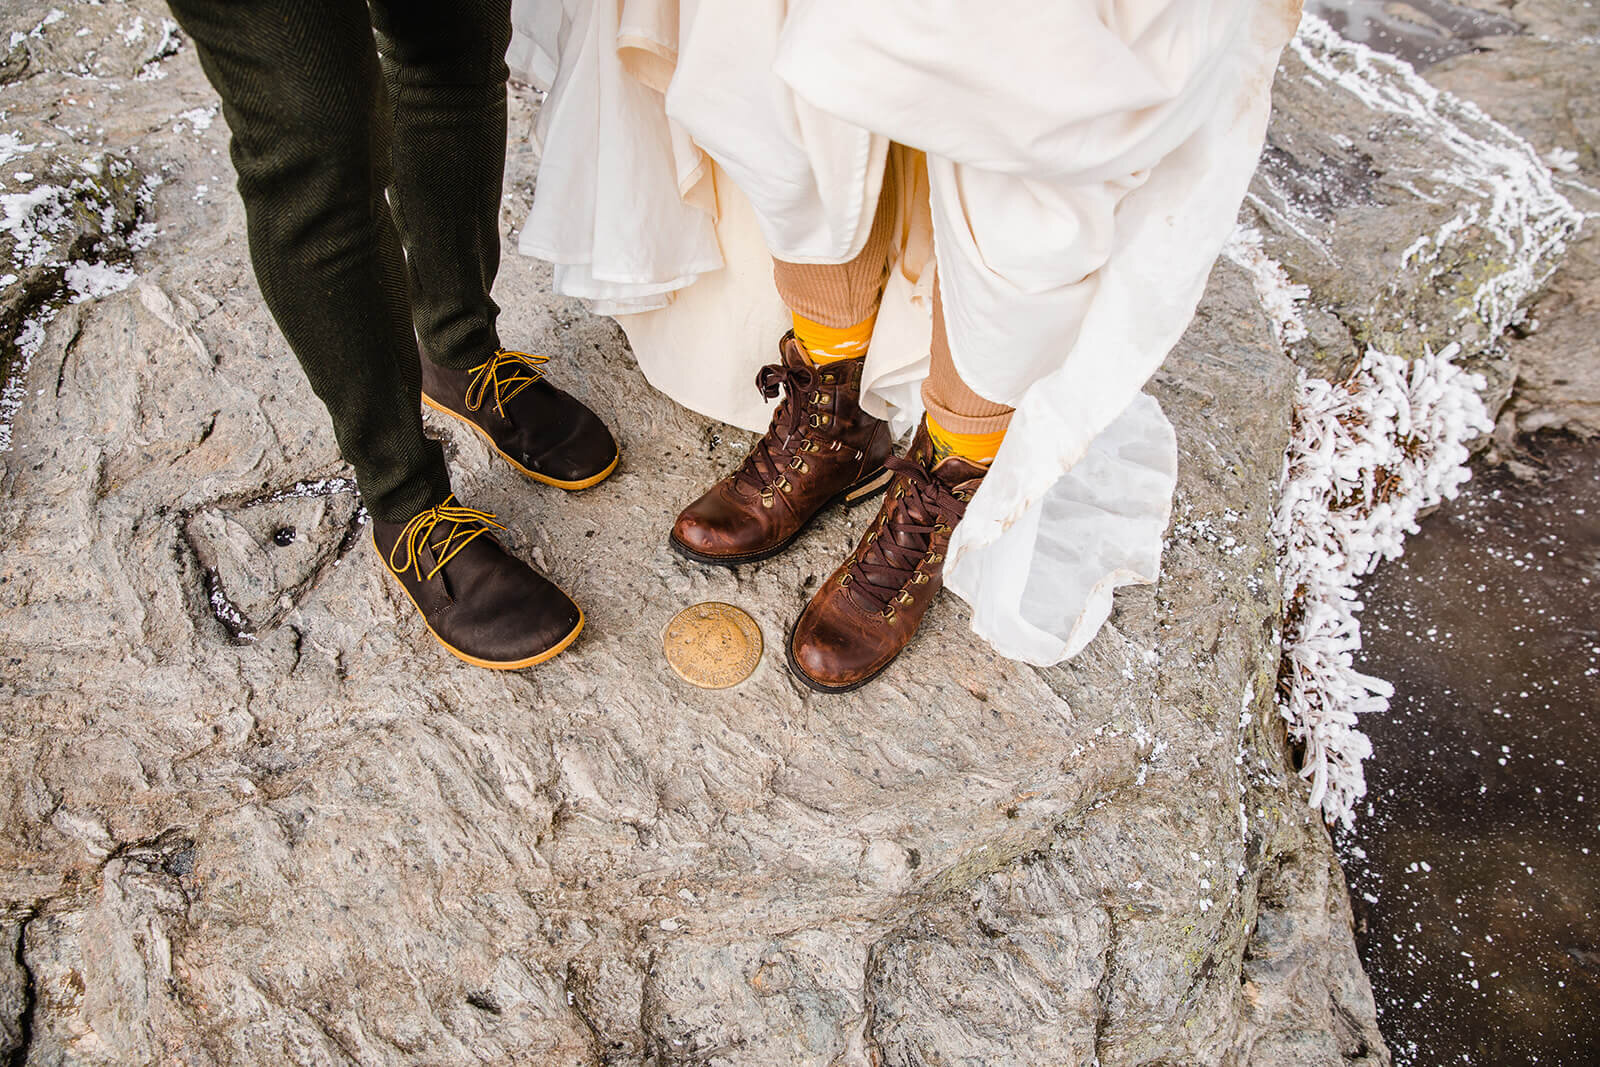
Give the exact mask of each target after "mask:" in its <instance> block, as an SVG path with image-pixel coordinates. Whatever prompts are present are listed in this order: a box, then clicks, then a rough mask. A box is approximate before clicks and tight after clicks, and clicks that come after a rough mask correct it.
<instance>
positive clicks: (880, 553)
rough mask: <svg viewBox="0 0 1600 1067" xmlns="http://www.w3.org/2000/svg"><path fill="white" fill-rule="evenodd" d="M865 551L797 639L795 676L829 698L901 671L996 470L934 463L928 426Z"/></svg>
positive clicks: (806, 617)
mask: <svg viewBox="0 0 1600 1067" xmlns="http://www.w3.org/2000/svg"><path fill="white" fill-rule="evenodd" d="M888 467H889V469H890V470H891V471H894V472H895V480H894V484H893V485H892V486H891V487H890V489H889V495H888V496H886V497H885V498H884V501H883V506H882V507H881V508H880V509H879V510H878V517H877V518H876V519H875V520H873V523H872V525H871V526H869V527H867V532H866V533H865V534H864V535H862V538H861V543H860V544H859V545H857V546H856V550H855V551H854V552H853V553H851V554H850V556H849V558H847V559H846V560H845V561H844V564H843V565H842V566H840V567H839V569H838V570H836V571H834V572H833V574H832V575H830V576H829V577H828V580H827V581H826V582H824V583H822V586H821V587H820V588H819V589H818V590H817V592H816V595H815V596H813V597H812V598H811V603H809V604H807V605H806V609H805V611H803V612H801V613H800V618H799V619H798V620H796V622H795V624H794V630H793V631H791V632H790V634H789V648H788V654H789V667H790V669H791V670H793V671H794V673H795V675H796V676H797V677H798V678H799V679H800V680H801V681H802V682H804V683H805V684H806V685H808V686H810V687H811V688H812V689H815V690H817V691H818V692H819V693H848V692H849V691H850V690H852V689H859V688H861V687H862V686H864V685H866V684H867V683H868V682H870V681H872V679H874V678H876V677H877V676H878V675H879V674H881V673H882V672H883V670H884V668H886V667H888V666H889V664H891V663H893V662H894V658H895V657H896V656H898V655H899V654H900V652H901V650H902V649H904V648H905V647H906V645H908V644H910V642H911V638H912V637H914V636H915V635H916V632H917V627H918V626H919V625H921V623H922V615H923V613H924V612H926V611H927V610H928V605H929V604H931V603H932V602H933V598H934V596H935V595H937V594H938V592H939V590H940V589H941V588H942V587H943V586H944V581H943V574H944V554H945V549H946V548H947V547H948V546H949V544H950V531H951V530H952V529H953V528H954V527H955V524H956V523H957V522H959V521H960V520H961V516H962V515H963V514H964V513H965V512H966V510H967V501H969V500H971V499H972V494H973V493H975V492H976V491H977V489H978V486H979V484H980V483H981V482H982V481H983V477H984V475H985V474H987V473H988V469H987V468H985V467H980V466H979V465H978V464H976V463H972V462H970V461H968V460H965V459H962V458H961V457H960V456H946V457H945V458H944V459H942V460H940V461H939V462H938V463H937V464H935V463H934V457H933V443H932V442H931V441H930V440H929V439H928V428H927V426H926V425H924V426H923V427H922V428H920V429H919V430H918V431H917V436H916V438H915V439H914V440H913V441H912V442H911V450H910V452H908V453H907V455H906V458H905V459H899V458H895V457H892V458H890V460H889V462H888Z"/></svg>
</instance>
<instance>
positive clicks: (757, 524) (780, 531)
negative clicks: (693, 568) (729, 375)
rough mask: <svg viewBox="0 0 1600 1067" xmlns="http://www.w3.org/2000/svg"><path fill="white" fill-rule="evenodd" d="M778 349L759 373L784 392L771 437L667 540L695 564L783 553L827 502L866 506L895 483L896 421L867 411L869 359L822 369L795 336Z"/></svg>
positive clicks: (766, 386) (774, 391)
mask: <svg viewBox="0 0 1600 1067" xmlns="http://www.w3.org/2000/svg"><path fill="white" fill-rule="evenodd" d="M778 352H779V355H780V358H781V362H779V363H773V364H769V365H767V366H765V367H762V368H761V373H760V374H759V375H757V376H756V386H757V387H758V388H759V389H760V390H761V395H763V396H765V397H766V398H767V399H769V400H770V399H772V398H773V397H775V396H777V395H778V392H779V391H780V390H782V391H783V393H784V394H785V395H784V399H783V401H782V402H781V403H780V404H779V405H778V410H777V412H776V413H774V415H773V416H772V425H771V426H770V427H769V428H768V429H767V433H766V436H765V437H763V438H761V440H759V441H757V442H756V443H755V445H754V446H752V447H751V449H750V454H749V455H747V456H746V457H745V460H744V463H743V464H741V465H740V467H739V469H738V470H736V471H734V472H733V473H732V474H730V475H729V476H728V477H726V478H724V479H722V481H720V482H718V483H717V484H716V485H714V486H712V487H711V488H710V489H709V490H707V492H706V493H705V494H704V495H703V496H701V497H700V499H699V500H696V501H695V502H694V503H693V504H690V505H689V506H688V507H686V508H684V509H683V513H682V514H681V515H679V516H678V521H677V522H676V523H674V524H673V527H672V534H671V536H670V537H669V538H668V543H669V544H671V545H672V547H673V548H674V549H675V550H677V551H678V552H679V553H680V554H682V555H685V556H688V557H689V558H690V559H692V560H697V561H699V562H701V563H715V564H719V565H722V566H732V565H733V564H735V563H753V562H755V561H756V560H759V559H766V558H767V557H769V556H775V555H777V554H778V553H779V552H782V551H783V550H784V549H785V548H788V547H789V545H790V544H791V543H793V541H794V539H795V538H796V537H799V536H800V533H801V531H803V530H804V529H805V528H806V525H807V524H808V523H810V522H811V520H812V519H813V518H815V517H816V515H817V513H818V512H819V511H821V510H822V509H823V508H824V507H826V506H827V505H828V504H830V503H833V502H835V501H840V502H843V503H845V504H847V505H855V504H859V503H861V502H862V501H864V500H868V499H870V498H871V497H872V496H873V495H874V494H876V493H878V492H879V491H881V490H882V489H883V488H884V487H885V486H886V485H888V484H889V478H890V475H889V472H888V471H886V470H885V469H884V466H883V464H884V460H886V459H888V458H889V455H890V452H891V451H892V448H891V442H890V439H889V424H888V423H886V422H884V421H883V420H882V419H875V418H873V417H872V416H871V415H868V414H867V413H866V412H864V411H862V410H861V404H860V399H861V370H862V367H863V365H864V364H865V362H866V360H865V359H864V358H863V359H849V360H840V361H838V362H835V363H829V364H827V365H826V366H822V367H818V366H817V365H816V364H814V363H812V362H811V359H810V357H809V356H807V355H806V351H805V348H804V347H803V346H802V345H801V344H800V342H799V341H797V340H795V337H794V333H793V332H792V331H791V332H790V333H787V334H785V335H784V337H783V340H781V341H779V342H778Z"/></svg>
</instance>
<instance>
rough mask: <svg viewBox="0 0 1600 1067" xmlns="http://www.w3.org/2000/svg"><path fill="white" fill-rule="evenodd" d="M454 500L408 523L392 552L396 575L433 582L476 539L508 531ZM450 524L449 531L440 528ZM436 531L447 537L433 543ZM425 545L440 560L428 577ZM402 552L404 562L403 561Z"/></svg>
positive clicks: (446, 501) (447, 499)
mask: <svg viewBox="0 0 1600 1067" xmlns="http://www.w3.org/2000/svg"><path fill="white" fill-rule="evenodd" d="M454 499H455V495H454V494H452V495H450V496H448V497H446V498H445V501H444V503H442V504H439V505H437V506H436V507H431V508H429V509H428V510H427V511H422V512H418V513H417V514H416V515H414V516H413V517H412V519H411V521H410V522H408V523H406V524H405V527H404V528H402V529H401V531H400V537H399V539H398V540H396V541H395V543H394V547H393V548H392V549H390V550H389V569H390V570H392V571H394V573H396V574H404V573H405V572H407V571H411V572H413V573H414V574H415V575H416V576H417V579H418V580H419V581H428V580H431V579H432V578H433V576H434V575H436V574H438V573H439V572H440V571H441V570H443V569H444V566H445V564H446V563H449V562H450V561H451V560H452V559H454V558H455V556H456V553H458V552H460V551H461V550H462V549H463V548H466V547H467V545H468V544H470V543H471V542H472V541H473V539H474V538H477V537H481V536H482V535H484V534H486V533H488V532H489V527H491V526H492V527H494V528H495V529H496V530H504V529H505V527H504V526H502V525H501V524H500V523H498V522H496V521H495V517H494V516H493V515H492V514H490V513H489V512H487V511H479V510H477V509H476V508H464V507H462V506H461V505H460V504H452V503H451V501H452V500H454ZM447 524H448V528H447V529H440V528H441V527H445V526H446V525H447ZM435 531H438V532H439V533H441V534H442V535H443V536H442V537H440V538H439V539H438V540H436V541H430V540H429V538H430V537H431V536H432V535H433V534H434V532H435ZM422 546H426V547H427V548H428V549H430V550H431V551H432V552H433V557H434V559H435V560H436V561H437V562H435V563H434V565H433V569H432V570H430V571H429V572H428V573H427V574H426V575H424V574H423V573H422V556H421V553H420V551H419V549H420V548H421V547H422ZM402 550H403V551H404V559H401V552H402Z"/></svg>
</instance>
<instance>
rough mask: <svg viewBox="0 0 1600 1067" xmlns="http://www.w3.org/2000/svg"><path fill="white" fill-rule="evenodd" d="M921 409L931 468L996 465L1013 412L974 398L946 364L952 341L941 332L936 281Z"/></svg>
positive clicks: (941, 312) (951, 364) (941, 309)
mask: <svg viewBox="0 0 1600 1067" xmlns="http://www.w3.org/2000/svg"><path fill="white" fill-rule="evenodd" d="M922 405H923V407H924V408H926V409H927V425H928V435H929V437H931V438H932V439H933V457H934V462H935V463H938V462H939V461H940V460H942V459H944V458H945V457H946V456H949V455H957V456H961V457H963V458H964V459H969V460H972V461H973V462H974V463H979V464H988V463H989V461H990V460H992V459H994V455H995V452H997V451H998V450H999V448H1000V442H1001V441H1003V440H1004V439H1005V436H1006V428H1007V427H1009V426H1010V425H1011V415H1012V410H1013V409H1011V408H1009V407H1007V406H1006V405H1004V404H997V403H995V402H994V401H993V400H987V399H985V398H983V397H981V396H979V395H978V394H977V393H974V392H973V391H972V390H971V389H970V388H969V387H968V386H967V383H966V382H964V381H962V380H961V375H960V374H958V373H957V372H956V365H955V363H954V362H953V361H952V360H951V358H950V338H949V335H948V334H947V333H946V332H945V326H944V298H943V297H942V296H941V295H940V292H939V286H938V279H937V278H935V280H934V289H933V347H932V351H931V353H930V356H929V364H928V376H927V378H925V379H923V382H922Z"/></svg>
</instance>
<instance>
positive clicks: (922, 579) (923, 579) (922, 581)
mask: <svg viewBox="0 0 1600 1067" xmlns="http://www.w3.org/2000/svg"><path fill="white" fill-rule="evenodd" d="M911 584H912V585H927V584H928V576H927V575H926V574H923V573H922V572H921V571H918V572H917V576H916V577H915V578H913V579H911Z"/></svg>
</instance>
